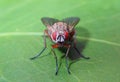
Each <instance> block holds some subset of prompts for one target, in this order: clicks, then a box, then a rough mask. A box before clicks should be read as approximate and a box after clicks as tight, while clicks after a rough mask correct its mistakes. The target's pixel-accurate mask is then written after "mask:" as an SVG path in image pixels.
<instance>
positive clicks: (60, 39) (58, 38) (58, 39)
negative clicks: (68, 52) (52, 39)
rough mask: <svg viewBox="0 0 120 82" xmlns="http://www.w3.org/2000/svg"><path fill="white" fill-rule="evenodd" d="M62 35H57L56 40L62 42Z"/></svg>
mask: <svg viewBox="0 0 120 82" xmlns="http://www.w3.org/2000/svg"><path fill="white" fill-rule="evenodd" d="M64 39H65V38H64V36H63V35H59V36H58V37H57V42H64Z"/></svg>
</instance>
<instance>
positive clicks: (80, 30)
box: [58, 26, 90, 68]
mask: <svg viewBox="0 0 120 82" xmlns="http://www.w3.org/2000/svg"><path fill="white" fill-rule="evenodd" d="M81 37H83V38H81ZM84 38H86V39H84ZM89 38H90V33H89V31H88V30H87V29H86V28H84V27H80V26H79V27H76V39H77V42H76V47H77V48H78V50H79V52H80V54H78V53H77V52H76V50H75V48H74V47H71V48H70V52H69V54H68V57H69V59H70V60H71V63H70V64H69V68H70V67H71V65H72V64H73V63H75V62H77V61H79V60H80V58H81V55H86V54H83V51H84V49H85V48H86V46H87V43H88V41H89ZM58 49H59V50H60V51H61V52H62V53H66V51H67V49H66V48H58ZM88 55H89V54H88ZM86 56H87V55H86ZM64 57H65V55H64V54H63V55H62V56H61V59H62V58H64ZM61 64H62V63H61V60H60V66H59V68H60V67H61Z"/></svg>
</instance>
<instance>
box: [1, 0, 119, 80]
mask: <svg viewBox="0 0 120 82" xmlns="http://www.w3.org/2000/svg"><path fill="white" fill-rule="evenodd" d="M119 2H120V1H119V0H113V1H109V0H46V1H45V0H39V1H38V0H21V1H16V0H9V1H8V0H1V1H0V12H1V13H0V82H120V78H119V77H120V70H119V69H120V64H119V62H120V60H119V58H120V32H119V31H120V6H119ZM46 16H47V17H52V18H57V19H63V18H65V17H72V16H75V17H79V18H80V19H81V21H80V22H79V24H78V25H77V27H76V32H77V33H76V35H77V47H78V48H79V50H80V51H81V53H82V54H83V55H85V56H88V57H90V58H91V59H89V60H85V59H82V58H81V59H80V60H78V61H75V60H74V61H73V60H69V63H70V71H71V75H69V74H68V73H67V70H66V64H65V59H64V58H63V59H60V57H61V56H62V54H63V53H62V52H61V51H59V50H58V49H55V52H56V54H57V56H58V59H59V63H60V61H61V62H62V64H61V67H60V69H59V72H58V75H57V76H55V59H54V56H53V55H52V53H50V51H51V50H50V47H51V46H50V45H51V44H52V43H51V42H50V40H48V39H47V49H46V51H45V52H44V53H43V54H42V55H41V56H40V57H39V58H38V59H36V60H33V61H32V60H30V59H29V58H30V57H33V56H34V55H35V54H37V53H38V52H40V50H42V48H43V46H44V44H43V42H44V41H43V38H42V36H41V35H42V34H43V31H44V29H45V26H44V25H43V24H42V23H41V21H40V18H41V17H46ZM71 51H72V52H70V55H71V57H72V58H74V57H76V53H75V52H74V50H73V49H71ZM48 54H50V55H48Z"/></svg>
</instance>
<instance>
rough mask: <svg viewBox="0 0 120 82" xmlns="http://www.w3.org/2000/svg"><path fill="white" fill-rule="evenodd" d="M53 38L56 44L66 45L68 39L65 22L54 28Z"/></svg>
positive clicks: (55, 25) (58, 23)
mask: <svg viewBox="0 0 120 82" xmlns="http://www.w3.org/2000/svg"><path fill="white" fill-rule="evenodd" d="M51 31H52V33H51V38H52V40H53V41H54V42H55V43H64V41H65V40H66V39H68V34H69V33H68V30H67V24H66V23H63V22H57V23H55V24H54V25H53V26H52V30H51Z"/></svg>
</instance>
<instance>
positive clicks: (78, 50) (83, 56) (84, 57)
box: [74, 37, 90, 59]
mask: <svg viewBox="0 0 120 82" xmlns="http://www.w3.org/2000/svg"><path fill="white" fill-rule="evenodd" d="M74 48H75V50H76V51H77V52H78V54H79V55H80V57H82V58H84V59H90V57H85V56H84V55H82V54H81V53H80V51H79V50H78V49H77V47H76V37H74Z"/></svg>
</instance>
